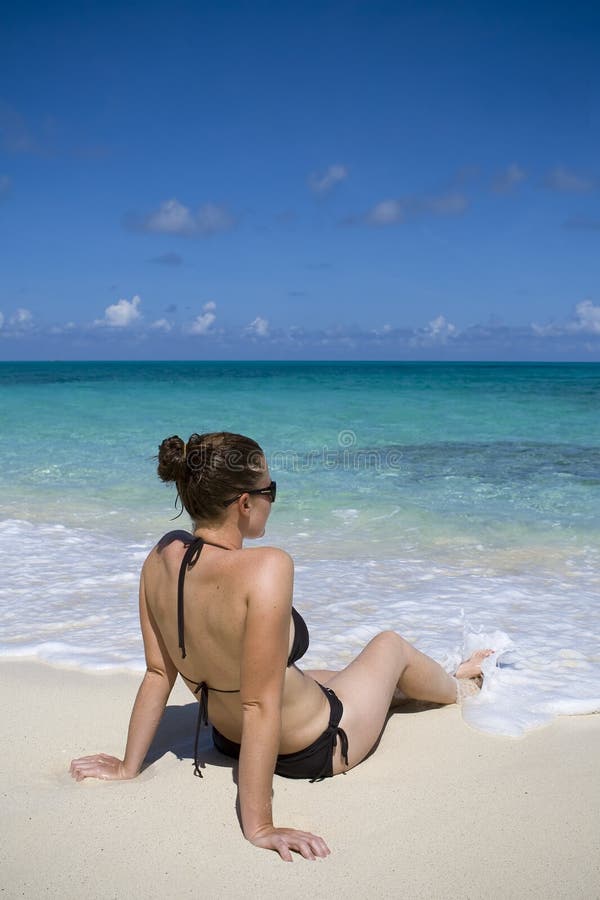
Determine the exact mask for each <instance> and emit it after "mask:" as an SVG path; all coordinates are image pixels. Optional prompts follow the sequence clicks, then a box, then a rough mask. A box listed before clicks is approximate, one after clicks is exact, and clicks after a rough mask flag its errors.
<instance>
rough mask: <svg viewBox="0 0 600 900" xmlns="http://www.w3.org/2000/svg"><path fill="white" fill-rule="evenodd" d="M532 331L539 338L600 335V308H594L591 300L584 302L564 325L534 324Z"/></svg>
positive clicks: (577, 306) (579, 304)
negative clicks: (566, 335) (567, 335)
mask: <svg viewBox="0 0 600 900" xmlns="http://www.w3.org/2000/svg"><path fill="white" fill-rule="evenodd" d="M531 330H532V331H533V333H534V334H535V335H537V336H538V337H551V336H557V335H565V334H599V335H600V306H594V304H593V303H592V301H591V300H582V301H581V302H580V303H578V304H577V305H576V307H575V317H574V318H573V319H571V320H569V321H568V322H565V323H564V324H560V323H556V322H552V323H550V324H549V325H538V324H537V323H536V322H533V323H532V325H531Z"/></svg>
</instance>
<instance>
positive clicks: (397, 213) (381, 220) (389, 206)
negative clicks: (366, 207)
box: [367, 200, 404, 225]
mask: <svg viewBox="0 0 600 900" xmlns="http://www.w3.org/2000/svg"><path fill="white" fill-rule="evenodd" d="M403 218H404V210H403V208H402V204H401V203H400V201H399V200H382V201H381V203H378V204H377V205H376V206H374V207H373V209H372V210H370V212H368V213H367V221H368V222H370V224H371V225H393V224H394V223H395V222H401V221H402V219H403Z"/></svg>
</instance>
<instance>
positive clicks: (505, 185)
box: [493, 163, 527, 194]
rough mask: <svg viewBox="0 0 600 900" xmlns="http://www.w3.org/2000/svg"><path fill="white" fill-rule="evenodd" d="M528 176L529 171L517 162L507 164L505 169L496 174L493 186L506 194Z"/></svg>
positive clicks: (500, 192)
mask: <svg viewBox="0 0 600 900" xmlns="http://www.w3.org/2000/svg"><path fill="white" fill-rule="evenodd" d="M526 178H527V172H526V171H525V170H524V169H522V168H521V166H519V165H517V163H511V164H510V166H507V167H506V169H503V171H502V172H499V173H498V175H496V177H495V178H494V183H493V187H494V190H495V191H497V192H498V193H499V194H506V193H508V192H509V191H512V189H513V188H514V187H516V186H517V185H518V184H520V183H521V182H522V181H525V179H526Z"/></svg>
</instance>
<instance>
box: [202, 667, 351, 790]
mask: <svg viewBox="0 0 600 900" xmlns="http://www.w3.org/2000/svg"><path fill="white" fill-rule="evenodd" d="M317 684H319V682H317ZM319 687H320V688H321V690H322V691H323V693H324V694H325V696H326V697H327V699H328V701H329V710H330V711H329V725H328V726H327V728H326V729H325V731H324V732H323V733H322V734H320V735H319V737H318V738H317V739H316V741H313V742H312V744H310V745H309V746H308V747H305V748H304V750H298V751H296V753H280V754H279V756H278V757H277V762H276V765H275V773H276V774H277V775H282V776H283V777H284V778H309V779H310V780H311V782H313V781H321V780H322V779H323V778H331V776H332V775H333V753H334V750H335V748H336V746H337V739H338V736H339V738H340V744H341V748H342V758H343V760H344V762H345V763H346V765H348V764H349V763H348V736H347V735H346V732H345V731H344V729H343V728H340V727H339V725H340V719H341V718H342V713H343V712H344V707H343V706H342V701H341V700H340V698H339V697H338V696H337V695H336V694H335V692H334V691H332V690H331V688H328V687H325V686H324V685H322V684H319ZM212 735H213V743H214V745H215V747H216V748H217V750H219V751H220V752H221V753H224V754H225V756H232V757H233V758H234V759H238V758H239V755H240V745H239V744H236V743H235V741H230V740H229V738H226V737H225V736H224V735H222V734H221V733H220V732H219V731H217V729H216V728H213V730H212Z"/></svg>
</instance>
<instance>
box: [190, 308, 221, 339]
mask: <svg viewBox="0 0 600 900" xmlns="http://www.w3.org/2000/svg"><path fill="white" fill-rule="evenodd" d="M216 308H217V304H216V303H213V301H212V300H209V302H208V303H205V304H204V306H203V307H202V314H201V315H200V316H196V318H195V319H194V321H193V322H192V324H191V325H190V327H189V332H190V334H206V333H207V331H208V330H209V329H210V326H211V325H212V324H213V322H214V321H215V319H216V318H217V317H216V315H215V313H214V310H215V309H216Z"/></svg>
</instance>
